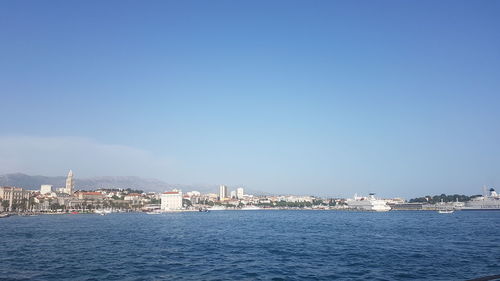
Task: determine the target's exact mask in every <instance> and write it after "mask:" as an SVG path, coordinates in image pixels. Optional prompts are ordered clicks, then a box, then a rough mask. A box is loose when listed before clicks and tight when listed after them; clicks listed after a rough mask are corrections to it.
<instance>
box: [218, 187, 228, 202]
mask: <svg viewBox="0 0 500 281" xmlns="http://www.w3.org/2000/svg"><path fill="white" fill-rule="evenodd" d="M226 198H227V186H225V185H223V184H222V185H220V186H219V200H224V199H226Z"/></svg>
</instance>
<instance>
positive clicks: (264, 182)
mask: <svg viewBox="0 0 500 281" xmlns="http://www.w3.org/2000/svg"><path fill="white" fill-rule="evenodd" d="M28 2H29V5H27V4H26V2H18V1H4V2H2V3H0V17H1V18H2V19H3V20H4V22H5V24H4V25H3V27H2V28H0V35H1V36H2V38H3V40H2V44H1V45H0V59H1V60H2V66H0V95H1V98H2V105H3V107H2V109H3V113H4V116H5V117H6V118H3V120H2V121H1V122H0V131H1V133H0V174H6V173H16V172H21V173H27V174H30V175H47V176H55V175H61V172H62V171H67V167H72V169H74V170H75V171H78V175H81V177H94V176H138V177H144V178H156V179H159V180H162V181H165V182H167V183H179V184H213V185H219V184H227V185H228V186H244V187H245V188H247V187H248V188H251V189H253V190H261V191H265V192H270V193H276V194H286V193H290V194H304V192H303V191H304V190H307V193H311V194H318V195H323V194H329V195H338V196H345V197H350V196H352V195H353V194H354V193H358V194H367V193H369V192H375V193H377V194H379V195H380V196H387V197H390V196H403V197H406V198H412V197H415V196H423V195H427V194H437V193H447V194H449V193H453V194H454V193H458V194H478V193H480V188H481V187H482V186H483V185H487V186H494V187H497V186H498V185H499V184H500V173H499V171H500V161H498V159H499V158H500V147H499V146H498V143H500V130H499V128H498V126H499V125H498V124H500V123H499V121H500V111H498V107H499V106H500V97H499V95H498V93H499V92H500V81H499V80H498V77H500V72H499V69H500V56H499V53H498V50H499V49H500V39H499V38H500V37H499V36H496V35H497V33H498V32H497V26H499V25H500V19H499V18H498V17H497V11H498V10H499V4H498V3H496V2H485V1H475V2H472V1H469V2H466V1H459V2H455V1H440V2H438V3H437V2H434V1H424V2H419V3H418V4H417V3H405V4H404V5H403V4H398V3H392V4H391V5H388V4H387V3H371V2H367V3H364V4H365V5H363V6H359V5H356V4H355V3H351V2H342V1H340V2H329V1H319V2H317V3H316V5H311V4H310V3H306V2H301V1H286V2H285V1H276V2H272V3H268V2H263V1H252V2H247V3H230V2H224V5H222V4H220V5H216V4H209V3H204V2H202V1H200V2H197V1H195V2H196V5H193V4H190V3H183V2H177V3H176V2H154V1H153V2H149V3H145V4H140V5H139V3H134V2H125V3H124V2H118V1H109V2H93V3H94V5H79V4H75V3H64V2H36V1H28ZM75 5H76V6H75Z"/></svg>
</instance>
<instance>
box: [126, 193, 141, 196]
mask: <svg viewBox="0 0 500 281" xmlns="http://www.w3.org/2000/svg"><path fill="white" fill-rule="evenodd" d="M125 196H142V194H139V193H129V194H127V195H125Z"/></svg>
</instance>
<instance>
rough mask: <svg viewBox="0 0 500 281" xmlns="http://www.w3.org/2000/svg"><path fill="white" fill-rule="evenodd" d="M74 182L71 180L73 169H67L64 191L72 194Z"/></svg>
mask: <svg viewBox="0 0 500 281" xmlns="http://www.w3.org/2000/svg"><path fill="white" fill-rule="evenodd" d="M74 186H75V183H74V181H73V171H72V170H69V173H68V177H67V178H66V187H65V188H64V193H66V194H69V195H73V187H74Z"/></svg>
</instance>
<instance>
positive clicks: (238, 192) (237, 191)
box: [236, 187, 245, 199]
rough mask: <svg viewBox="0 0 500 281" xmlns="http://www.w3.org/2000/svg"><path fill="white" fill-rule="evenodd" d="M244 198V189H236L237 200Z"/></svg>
mask: <svg viewBox="0 0 500 281" xmlns="http://www.w3.org/2000/svg"><path fill="white" fill-rule="evenodd" d="M243 196H245V192H244V189H243V187H238V188H237V189H236V198H238V199H243Z"/></svg>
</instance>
